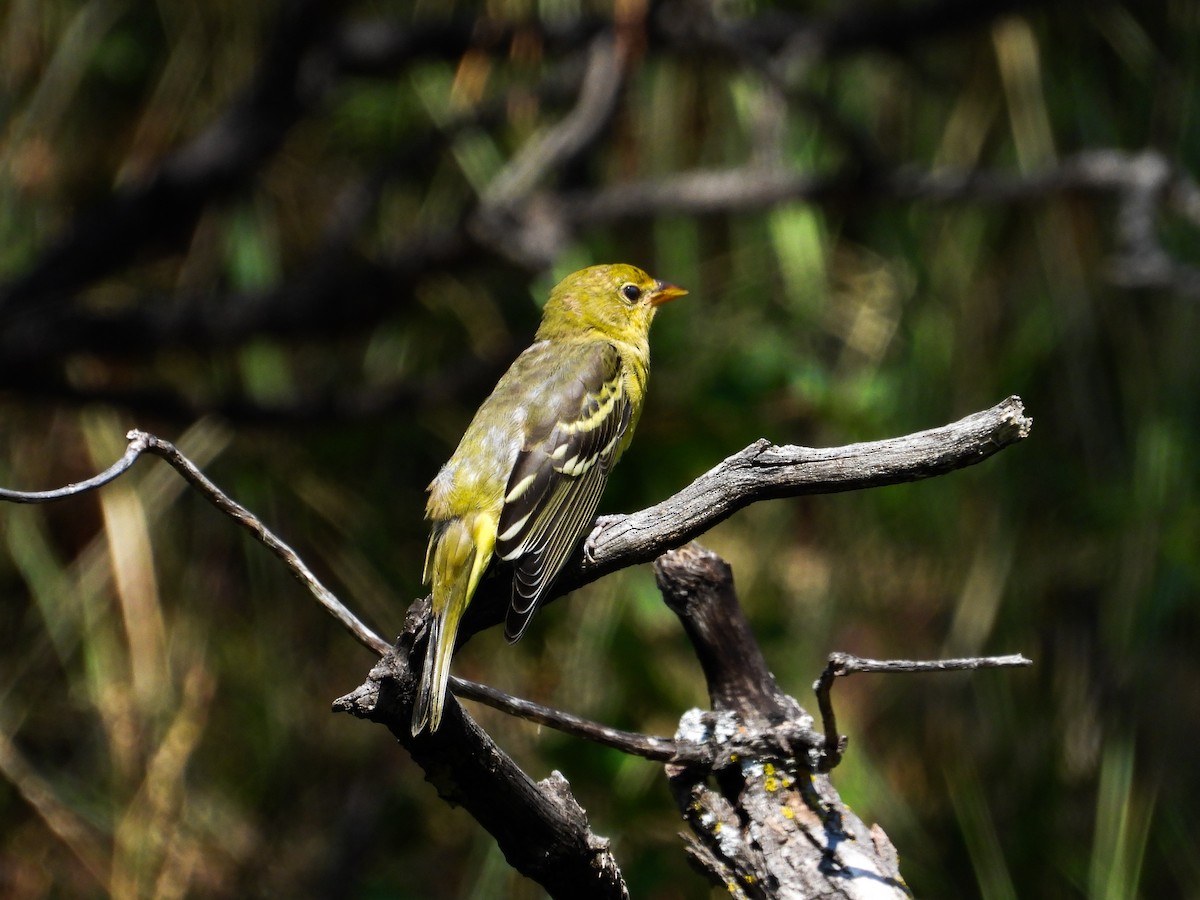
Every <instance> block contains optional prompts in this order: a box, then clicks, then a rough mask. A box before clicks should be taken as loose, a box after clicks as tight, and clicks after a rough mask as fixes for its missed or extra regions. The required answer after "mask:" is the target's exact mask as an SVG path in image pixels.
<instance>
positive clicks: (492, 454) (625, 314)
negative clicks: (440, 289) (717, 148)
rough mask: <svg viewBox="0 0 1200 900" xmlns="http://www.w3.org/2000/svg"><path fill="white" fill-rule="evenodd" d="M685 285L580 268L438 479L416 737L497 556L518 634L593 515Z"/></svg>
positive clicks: (442, 689)
mask: <svg viewBox="0 0 1200 900" xmlns="http://www.w3.org/2000/svg"><path fill="white" fill-rule="evenodd" d="M686 293H687V291H685V290H683V289H682V288H678V287H676V286H675V285H673V284H666V283H665V282H662V281H656V280H655V279H653V278H651V277H650V276H649V275H647V274H646V273H645V272H643V271H642V270H641V269H638V268H635V267H634V266H627V265H608V266H591V267H590V268H587V269H582V270H580V271H578V272H575V273H574V274H572V275H568V276H567V277H566V278H564V279H563V280H562V281H560V282H559V283H558V285H557V286H556V287H555V288H554V289H553V290H552V291H551V292H550V300H549V302H547V304H546V308H545V310H544V311H543V313H542V324H541V326H540V327H539V328H538V331H537V340H536V342H535V343H534V344H533V345H532V346H531V347H529V348H528V349H527V350H525V352H523V353H522V354H521V355H520V356H518V357H517V358H516V360H515V361H514V362H513V364H512V366H510V367H509V370H508V371H507V372H505V373H504V376H503V377H502V378H501V379H500V381H499V383H497V385H496V388H495V390H493V391H492V393H491V396H489V397H488V398H487V399H486V400H485V401H484V402H483V405H482V406H480V407H479V411H478V412H476V413H475V418H474V419H472V420H471V424H470V425H468V426H467V431H466V433H465V434H464V435H463V437H462V441H461V442H460V443H459V445H458V449H457V450H455V451H454V455H453V456H451V457H450V461H449V462H447V463H446V464H445V465H444V466H443V467H442V469H441V471H440V472H438V475H437V477H436V478H434V479H433V482H432V483H431V484H430V485H429V503H428V505H427V507H426V516H427V517H428V518H429V519H430V520H431V521H432V522H433V527H432V533H431V535H430V537H429V549H428V551H427V552H426V555H425V576H424V577H425V582H426V583H427V584H430V586H431V590H432V592H433V622H432V624H431V627H430V632H429V647H428V649H427V650H426V655H425V666H424V669H423V671H422V673H421V684H420V687H419V689H418V693H417V699H416V703H415V705H414V708H413V720H412V731H413V734H414V735H415V734H418V733H419V732H420V731H421V730H422V729H423V728H425V726H426V725H428V726H429V728H430V729H431V730H434V729H436V728H437V727H438V724H439V722H440V721H441V718H442V708H443V705H444V703H445V699H446V681H447V679H448V678H449V677H450V657H451V656H452V655H453V653H454V642H455V637H456V635H457V633H458V624H459V621H460V620H461V619H462V615H463V612H464V611H465V610H466V608H467V604H469V603H470V602H471V597H472V595H473V594H474V593H475V588H476V587H477V586H478V584H479V579H480V577H481V576H482V575H483V573H484V570H486V569H487V567H488V563H489V562H490V561H491V559H492V557H493V556H497V557H499V558H500V559H502V560H505V561H506V562H510V563H512V565H513V568H514V574H513V588H512V604H511V606H510V607H509V611H508V617H507V621H506V623H505V629H504V633H505V636H506V637H507V638H508V639H509V640H510V641H515V640H516V639H517V638H519V637H520V636H521V633H522V632H523V631H524V630H525V627H526V626H527V625H528V624H529V620H530V618H531V617H532V616H533V613H534V611H535V610H536V609H537V607H538V604H539V603H540V602H541V600H542V598H543V597H544V596H545V595H546V592H547V591H548V590H549V589H550V586H551V584H552V583H553V582H554V578H555V576H556V575H557V574H558V571H559V569H560V568H562V565H563V563H564V562H566V560H567V557H568V556H569V555H570V554H571V551H572V550H574V549H575V546H576V544H577V543H578V541H579V539H580V538H581V537H582V536H583V534H584V531H585V530H586V529H587V527H588V525H589V524H591V522H592V518H593V516H594V515H595V513H596V505H597V504H598V503H599V502H600V493H601V492H602V491H603V490H604V484H605V482H606V481H608V473H609V470H610V469H611V468H612V466H613V464H614V463H616V461H617V460H618V459H619V458H620V456H621V454H622V453H623V452H624V450H625V448H626V447H627V446H628V445H629V441H630V439H631V438H632V437H633V429H634V426H635V425H636V424H637V420H638V416H639V415H640V414H641V411H642V400H643V398H644V397H645V391H646V379H647V377H648V375H649V374H650V347H649V342H648V338H649V332H650V322H651V321H652V320H653V319H654V313H655V311H656V310H657V308H658V307H659V306H660V305H661V304H663V303H666V302H667V301H668V300H673V299H674V298H676V297H679V296H682V295H683V294H686Z"/></svg>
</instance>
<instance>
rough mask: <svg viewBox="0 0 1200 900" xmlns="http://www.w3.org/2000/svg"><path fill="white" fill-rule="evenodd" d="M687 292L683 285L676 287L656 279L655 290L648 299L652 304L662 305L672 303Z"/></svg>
mask: <svg viewBox="0 0 1200 900" xmlns="http://www.w3.org/2000/svg"><path fill="white" fill-rule="evenodd" d="M686 293H687V291H685V290H684V289H683V288H681V287H676V286H675V285H673V284H668V283H667V282H665V281H656V282H654V292H653V293H652V294H651V295H650V296H649V297H648V298H647V300H648V302H649V303H650V305H651V306H662V305H663V304H664V303H670V302H671V301H672V300H674V299H675V298H676V297H682V296H683V295H684V294H686Z"/></svg>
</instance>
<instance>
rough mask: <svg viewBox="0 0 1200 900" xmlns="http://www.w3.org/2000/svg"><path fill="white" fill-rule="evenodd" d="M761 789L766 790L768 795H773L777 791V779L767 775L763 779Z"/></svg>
mask: <svg viewBox="0 0 1200 900" xmlns="http://www.w3.org/2000/svg"><path fill="white" fill-rule="evenodd" d="M763 787H764V788H766V790H767V793H768V794H773V793H775V791H777V790H778V789H779V779H778V778H776V777H775V776H774V775H768V776H767V777H766V778H764V779H763Z"/></svg>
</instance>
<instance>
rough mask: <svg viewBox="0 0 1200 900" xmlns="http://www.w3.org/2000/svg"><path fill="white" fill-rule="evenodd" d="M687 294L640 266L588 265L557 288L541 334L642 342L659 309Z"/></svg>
mask: <svg viewBox="0 0 1200 900" xmlns="http://www.w3.org/2000/svg"><path fill="white" fill-rule="evenodd" d="M686 293H687V291H685V290H684V289H683V288H680V287H676V286H675V285H673V284H667V283H666V282H665V281H658V280H656V279H654V278H651V277H650V276H649V275H647V274H646V273H645V272H643V271H642V270H641V269H639V268H637V267H636V266H628V265H624V264H616V265H605V266H589V267H588V268H586V269H580V270H579V271H578V272H572V273H571V274H570V275H568V276H567V277H566V278H564V279H563V280H562V281H560V282H559V283H558V284H557V285H555V287H554V289H553V290H552V291H551V292H550V300H549V302H547V303H546V309H545V310H544V311H543V313H542V325H541V327H540V328H539V329H538V334H537V336H538V339H539V340H553V339H555V338H562V337H568V336H572V335H576V334H584V333H588V332H600V333H601V334H603V335H604V336H606V337H610V338H612V339H613V340H619V341H625V342H629V343H638V342H642V341H645V340H646V336H647V335H648V334H649V332H650V322H651V321H652V320H653V319H654V313H655V311H656V310H657V309H658V307H660V306H661V305H662V304H664V303H667V302H668V301H670V300H674V299H675V298H676V297H682V296H683V295H684V294H686Z"/></svg>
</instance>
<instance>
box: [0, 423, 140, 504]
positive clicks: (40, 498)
mask: <svg viewBox="0 0 1200 900" xmlns="http://www.w3.org/2000/svg"><path fill="white" fill-rule="evenodd" d="M145 449H146V446H145V444H144V443H142V442H141V441H138V440H134V439H132V438H130V442H129V446H128V447H127V448H126V449H125V455H124V456H122V457H121V458H120V459H118V460H117V461H116V462H115V463H113V464H112V465H111V466H109V467H108V468H107V469H105V470H104V471H103V472H101V473H100V474H99V475H94V476H93V477H91V478H89V479H87V480H86V481H77V482H75V483H73V484H68V485H67V486H66V487H60V488H55V489H54V490H52V491H12V490H9V489H7V488H0V500H8V501H9V502H10V503H50V502H52V501H54V500H63V499H65V498H67V497H74V496H77V495H78V494H86V493H87V492H88V491H94V490H95V489H96V488H98V487H103V486H104V485H106V484H108V483H109V482H110V481H113V480H115V479H116V478H117V477H118V476H120V475H122V474H124V473H125V472H126V471H127V470H128V469H129V467H130V466H132V465H133V464H134V463H135V462H137V458H138V457H139V456H141V455H142V451H144V450H145Z"/></svg>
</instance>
